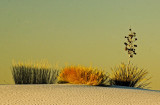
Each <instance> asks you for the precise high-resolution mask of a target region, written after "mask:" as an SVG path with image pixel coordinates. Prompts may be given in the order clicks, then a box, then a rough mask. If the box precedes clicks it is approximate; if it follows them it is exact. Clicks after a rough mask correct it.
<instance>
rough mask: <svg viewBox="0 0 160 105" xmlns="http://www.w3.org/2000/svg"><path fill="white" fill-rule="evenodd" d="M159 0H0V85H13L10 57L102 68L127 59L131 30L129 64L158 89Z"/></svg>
mask: <svg viewBox="0 0 160 105" xmlns="http://www.w3.org/2000/svg"><path fill="white" fill-rule="evenodd" d="M159 4H160V1H159V0H152V1H151V0H79V1H78V0H1V1H0V84H13V79H12V75H11V68H12V61H13V60H15V61H17V62H19V61H21V62H25V61H28V60H31V61H40V60H43V59H45V60H48V62H50V63H51V64H53V65H54V64H58V65H59V66H61V67H64V66H65V64H66V63H67V64H69V65H78V64H80V65H84V66H90V65H92V66H93V67H101V68H103V69H104V70H106V71H107V72H110V71H111V68H112V67H115V66H116V65H119V64H120V63H121V62H125V63H127V61H128V55H127V52H125V50H124V47H125V46H124V42H125V41H126V39H125V38H124V37H125V36H126V35H128V34H129V30H128V29H129V28H130V26H131V27H132V30H133V31H135V32H136V33H137V38H138V40H137V42H135V43H136V44H137V45H138V47H137V48H136V51H137V55H136V56H134V57H133V59H132V60H131V62H132V63H133V64H134V65H136V66H138V67H139V68H144V69H146V70H147V71H148V72H149V76H151V77H152V79H151V80H150V81H151V84H150V85H149V87H151V89H153V90H160V82H159V80H160V76H159V75H160V66H159V62H160V53H159V52H160V47H159V45H160V41H159V40H160V29H159V24H160V14H159V11H160V6H159Z"/></svg>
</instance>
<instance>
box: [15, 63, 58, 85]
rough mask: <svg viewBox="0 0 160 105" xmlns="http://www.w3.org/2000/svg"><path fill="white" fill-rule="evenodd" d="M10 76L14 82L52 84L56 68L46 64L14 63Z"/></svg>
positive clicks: (56, 72)
mask: <svg viewBox="0 0 160 105" xmlns="http://www.w3.org/2000/svg"><path fill="white" fill-rule="evenodd" d="M12 76H13V80H14V82H15V84H53V83H56V80H57V76H58V70H54V69H52V68H51V67H49V65H48V64H45V63H44V64H34V65H33V64H23V63H19V64H14V65H13V66H12Z"/></svg>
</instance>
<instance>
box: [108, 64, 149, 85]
mask: <svg viewBox="0 0 160 105" xmlns="http://www.w3.org/2000/svg"><path fill="white" fill-rule="evenodd" d="M147 74H148V72H147V71H146V70H144V69H139V68H138V67H136V66H133V65H131V64H128V65H126V64H124V63H122V64H121V65H120V66H118V67H115V68H114V69H112V75H110V80H109V81H110V84H111V85H119V86H129V87H137V88H144V87H146V86H147V85H149V83H147V81H148V80H149V79H150V78H147Z"/></svg>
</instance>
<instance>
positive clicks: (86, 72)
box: [58, 66, 108, 85]
mask: <svg viewBox="0 0 160 105" xmlns="http://www.w3.org/2000/svg"><path fill="white" fill-rule="evenodd" d="M107 78H108V76H107V75H106V74H105V73H103V72H101V71H98V70H97V69H94V68H92V67H89V68H88V67H83V66H68V67H65V68H64V69H63V70H62V71H61V73H60V75H59V77H58V80H59V83H71V84H87V85H103V84H104V83H105V82H106V81H107Z"/></svg>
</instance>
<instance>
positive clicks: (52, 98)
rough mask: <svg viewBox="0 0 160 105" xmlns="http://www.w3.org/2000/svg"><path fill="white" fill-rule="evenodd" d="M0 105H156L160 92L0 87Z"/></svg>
mask: <svg viewBox="0 0 160 105" xmlns="http://www.w3.org/2000/svg"><path fill="white" fill-rule="evenodd" d="M0 105H160V92H158V91H149V90H143V89H132V88H117V87H97V86H87V85H69V84H54V85H0Z"/></svg>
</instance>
